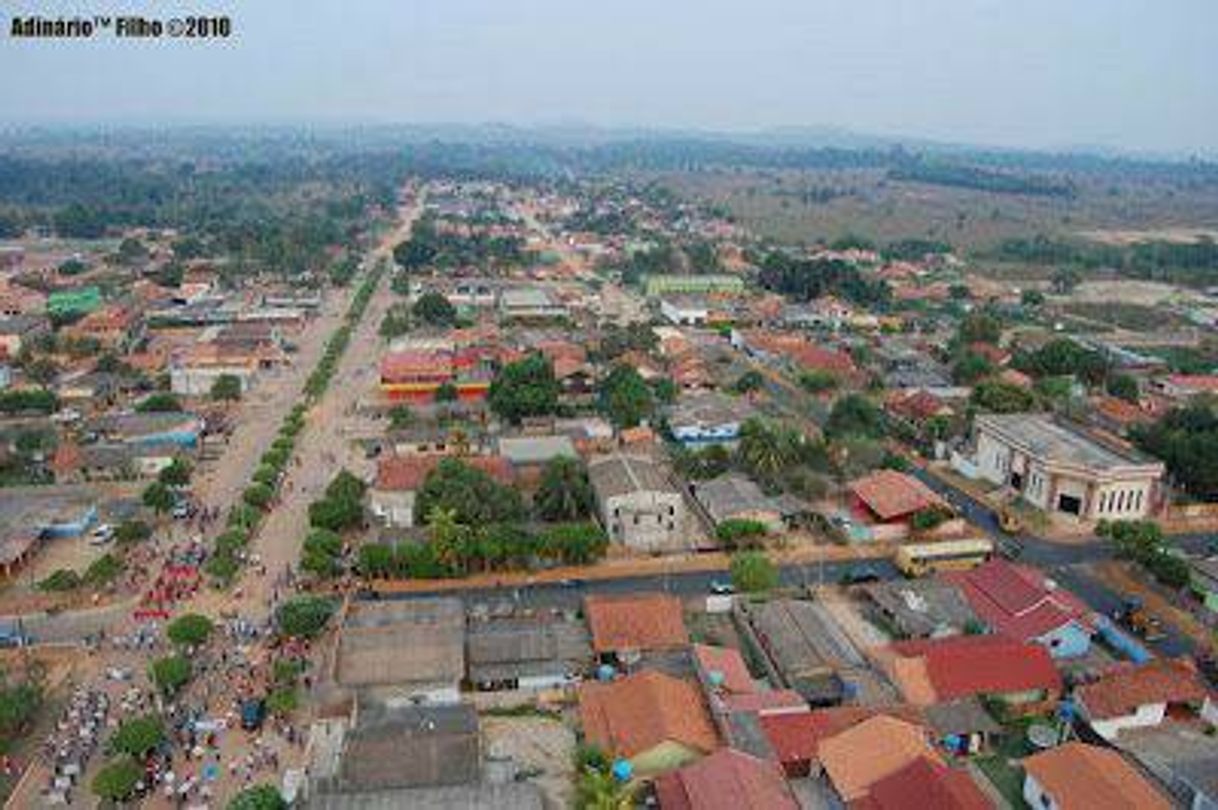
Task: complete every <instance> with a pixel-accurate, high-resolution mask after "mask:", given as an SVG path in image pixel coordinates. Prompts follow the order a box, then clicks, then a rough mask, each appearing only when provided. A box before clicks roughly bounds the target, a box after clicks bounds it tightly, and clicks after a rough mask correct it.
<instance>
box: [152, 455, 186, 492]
mask: <svg viewBox="0 0 1218 810" xmlns="http://www.w3.org/2000/svg"><path fill="white" fill-rule="evenodd" d="M191 472H192V470H191V467H190V462H189V461H186V460H185V459H180V458H175V459H174V460H173V461H171V462H169V466H167V467H165V468H164V469H162V470H161V471H160V472H159V473H157V476H156V478H157V480H158V481H160V482H161V483H162V484H164V485H165V486H168V487H184V486H186V485H188V484H189V483H190V474H191Z"/></svg>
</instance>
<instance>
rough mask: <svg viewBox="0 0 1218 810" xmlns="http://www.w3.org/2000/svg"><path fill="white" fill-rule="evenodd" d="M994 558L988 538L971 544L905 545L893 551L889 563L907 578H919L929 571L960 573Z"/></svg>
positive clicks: (991, 544)
mask: <svg viewBox="0 0 1218 810" xmlns="http://www.w3.org/2000/svg"><path fill="white" fill-rule="evenodd" d="M992 556H994V541H993V540H990V539H989V538H988V537H980V538H976V539H972V540H944V541H942V542H939V543H909V544H908V545H903V546H900V547H898V548H897V553H896V555H894V559H893V561H894V562H895V563H896V566H897V568H899V569H901V572H902V573H903V574H905V576H907V577H920V576H924V575H925V574H928V573H930V572H931V571H962V570H967V569H969V568H975V567H976V566H978V565H981V563H983V562H985V561H986V560H988V559H989V558H990V557H992Z"/></svg>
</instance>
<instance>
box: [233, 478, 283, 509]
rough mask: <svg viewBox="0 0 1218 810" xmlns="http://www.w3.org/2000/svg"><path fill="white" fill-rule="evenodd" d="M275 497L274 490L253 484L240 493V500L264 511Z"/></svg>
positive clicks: (263, 485) (264, 485)
mask: <svg viewBox="0 0 1218 810" xmlns="http://www.w3.org/2000/svg"><path fill="white" fill-rule="evenodd" d="M274 497H275V490H274V489H272V488H271V487H270V486H269V485H268V484H263V483H259V482H255V483H253V484H250V485H249V486H248V487H246V488H245V491H244V492H242V493H241V499H242V500H243V501H245V502H246V503H248V504H249V505H250V506H252V507H254V508H255V509H266V508H267V507H268V506H270V505H271V500H272V499H273V498H274Z"/></svg>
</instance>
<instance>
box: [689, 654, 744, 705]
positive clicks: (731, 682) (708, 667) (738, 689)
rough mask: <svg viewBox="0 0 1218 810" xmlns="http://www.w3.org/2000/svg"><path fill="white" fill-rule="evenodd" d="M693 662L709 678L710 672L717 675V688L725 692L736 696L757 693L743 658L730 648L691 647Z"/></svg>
mask: <svg viewBox="0 0 1218 810" xmlns="http://www.w3.org/2000/svg"><path fill="white" fill-rule="evenodd" d="M693 652H694V660H695V661H697V663H698V668H699V669H700V670H701V671H702V672H704V673H706V676H707V677H708V678H709V676H710V674H711V673H712V672H714V673H718V675H719V676H720V678H722V681H721V682H720V684H719V687H720V688H721V689H722V690H723V691H725V692H733V693H735V694H738V695H743V694H750V693H752V692H756V691H757V687H756V685H755V684H754V683H753V676H752V675H750V674H749V668H748V667H747V666H746V665H745V663H744V658H743V657H742V656H741V655H740V652H739V651H738V650H734V649H732V648H731V647H710V646H708V645H706V644H695V645H694V647H693Z"/></svg>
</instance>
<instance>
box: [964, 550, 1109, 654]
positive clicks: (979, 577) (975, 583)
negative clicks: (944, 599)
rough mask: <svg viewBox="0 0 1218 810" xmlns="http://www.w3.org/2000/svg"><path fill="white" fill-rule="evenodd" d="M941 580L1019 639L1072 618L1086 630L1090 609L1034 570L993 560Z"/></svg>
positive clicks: (993, 624) (999, 629)
mask: <svg viewBox="0 0 1218 810" xmlns="http://www.w3.org/2000/svg"><path fill="white" fill-rule="evenodd" d="M943 578H944V579H946V580H947V581H948V582H951V583H952V584H954V585H955V586H956V587H958V588H959V589H960V590H961V591H962V592H963V593H964V596H965V598H966V599H968V602H969V605H970V606H971V607H972V608H973V611H974V612H975V613H976V614H977V616H978V617H980V618H981V619H982V620H983V621H985V622H986V623H987V624H988V625H989V626H990V627H991V628H993V629H994V630H995V631H996V632H999V633H1002V634H1003V635H1007V636H1010V637H1011V638H1014V639H1018V640H1020V641H1026V640H1029V639H1035V638H1040V637H1041V636H1043V635H1045V634H1046V633H1049V632H1051V631H1053V630H1056V629H1058V628H1059V627H1062V626H1063V625H1066V624H1069V623H1070V622H1076V623H1078V624H1079V625H1080V626H1081V627H1083V628H1085V629H1089V628H1090V627H1091V625H1092V618H1091V616H1092V613H1093V611H1092V610H1091V609H1090V608H1088V607H1087V605H1086V604H1084V603H1083V602H1082V600H1080V599H1079V598H1078V597H1077V596H1075V595H1074V594H1072V593H1070V592H1069V591H1066V590H1063V589H1061V588H1060V587H1058V586H1057V585H1056V584H1055V583H1052V582H1051V581H1050V580H1048V579H1047V578H1046V577H1045V575H1044V574H1042V573H1041V572H1040V571H1039V570H1037V569H1036V568H1033V567H1031V566H1027V565H1017V564H1015V563H1012V562H1008V561H1007V560H991V561H989V562H986V563H983V564H982V565H979V566H977V567H976V568H974V569H972V570H971V571H953V572H949V573H945V574H943Z"/></svg>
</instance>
